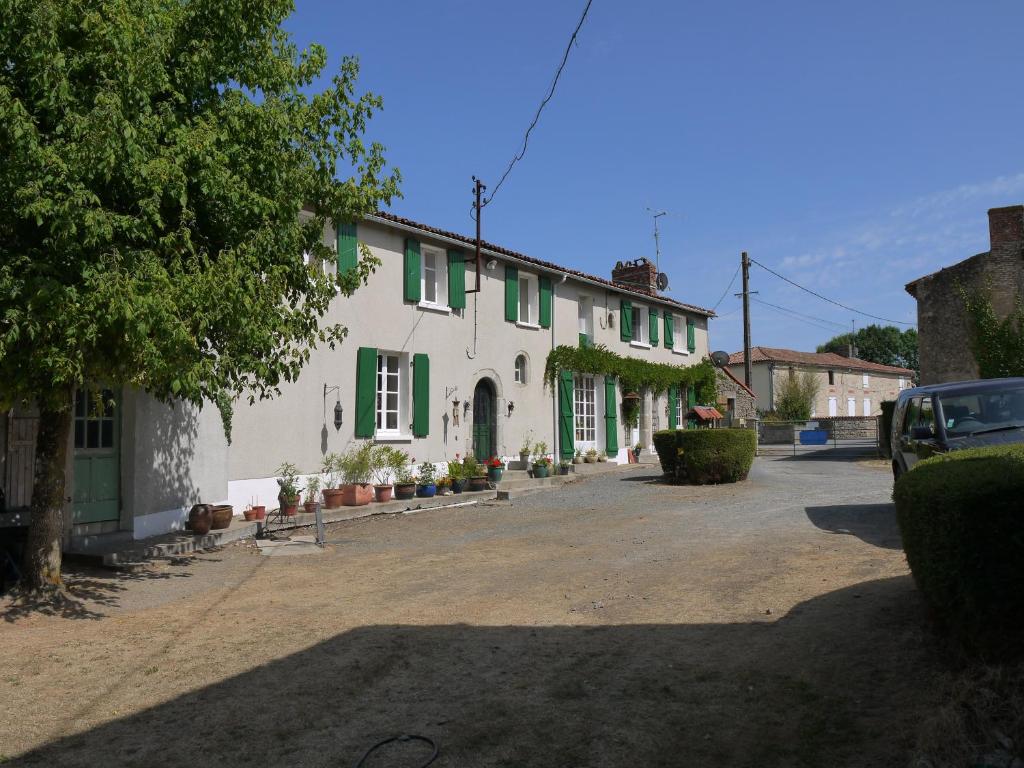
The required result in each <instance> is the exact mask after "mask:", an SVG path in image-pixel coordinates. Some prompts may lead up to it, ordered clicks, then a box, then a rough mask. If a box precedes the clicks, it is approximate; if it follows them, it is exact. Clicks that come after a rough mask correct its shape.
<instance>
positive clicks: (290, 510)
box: [281, 501, 299, 517]
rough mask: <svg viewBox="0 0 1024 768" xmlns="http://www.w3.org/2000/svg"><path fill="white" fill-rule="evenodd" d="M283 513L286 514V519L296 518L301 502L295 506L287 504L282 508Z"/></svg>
mask: <svg viewBox="0 0 1024 768" xmlns="http://www.w3.org/2000/svg"><path fill="white" fill-rule="evenodd" d="M281 511H282V512H284V514H285V517H295V515H297V514H298V513H299V502H297V501H296V502H295V503H293V504H285V505H284V506H283V507H281Z"/></svg>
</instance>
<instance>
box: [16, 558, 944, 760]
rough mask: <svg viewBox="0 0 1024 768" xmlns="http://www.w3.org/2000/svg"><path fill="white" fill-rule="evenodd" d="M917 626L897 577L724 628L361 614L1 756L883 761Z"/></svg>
mask: <svg viewBox="0 0 1024 768" xmlns="http://www.w3.org/2000/svg"><path fill="white" fill-rule="evenodd" d="M594 610H595V613H596V612H597V611H598V610H599V609H598V608H595V609H594ZM597 615H599V613H598V614H597ZM592 616H594V614H590V617H592ZM586 618H587V617H583V619H584V620H585V619H586ZM577 620H578V619H577ZM922 625H923V611H922V610H921V606H920V603H919V601H918V599H917V595H916V593H915V592H914V589H913V586H912V584H911V581H910V579H909V577H898V578H892V579H884V580H876V581H870V582H865V583H862V584H858V585H856V586H855V587H850V588H847V589H842V590H838V591H836V592H832V593H829V594H825V595H821V596H819V597H815V598H813V599H811V600H808V601H806V602H804V603H801V604H799V605H798V606H796V607H795V608H794V609H793V610H792V611H791V612H790V613H789V614H787V615H786V616H784V617H781V618H778V619H769V618H766V617H764V616H760V617H758V618H756V619H755V618H753V617H752V618H751V620H750V621H747V622H743V623H731V624H678V625H669V624H651V625H592V626H468V625H461V624H455V625H440V626H409V625H385V626H366V627H360V628H357V629H353V630H351V631H347V632H343V633H341V634H338V635H335V636H334V637H331V638H329V639H327V640H324V641H322V642H320V643H318V644H316V645H313V646H311V647H309V648H308V649H305V650H302V651H300V652H297V653H294V654H292V655H289V656H286V657H283V658H280V659H276V660H273V661H270V662H268V663H264V664H260V665H258V666H254V667H253V668H252V669H250V670H248V671H246V672H244V673H242V674H239V675H237V676H234V677H230V678H227V679H224V680H221V681H218V682H215V683H212V684H210V685H207V686H204V687H202V688H199V689H197V690H194V691H191V692H189V693H186V694H183V695H180V696H178V697H177V698H174V699H172V700H169V701H167V702H165V703H161V704H159V705H157V706H154V707H151V708H149V709H145V710H143V711H140V712H137V713H135V714H132V715H129V716H127V717H122V718H120V719H118V720H114V721H112V722H108V723H105V724H102V725H99V726H96V727H93V728H92V729H91V730H87V731H85V732H82V733H78V734H74V735H69V736H67V737H64V738H60V739H57V740H55V741H52V742H50V743H48V744H45V745H43V746H41V747H39V748H37V749H34V750H32V751H31V752H28V753H25V754H21V755H20V756H17V757H15V756H11V757H10V758H9V759H10V764H11V765H18V766H29V765H31V766H39V765H45V766H67V767H71V766H95V765H119V766H127V767H129V768H132V767H138V768H141V767H142V766H152V765H160V766H182V767H183V768H191V767H192V766H196V765H218V766H248V765H259V766H296V765H308V766H328V765H330V766H334V765H352V764H354V763H355V761H356V760H357V759H358V758H359V756H361V755H363V754H364V752H365V751H366V750H367V749H368V748H369V747H370V746H371V745H373V744H375V743H376V742H378V741H379V740H381V739H384V738H387V737H389V736H392V735H395V734H399V733H412V734H420V735H423V736H427V737H429V738H431V739H433V740H434V741H436V742H437V743H438V744H439V745H440V748H441V756H440V757H439V759H438V760H437V762H436V763H434V765H436V766H447V767H453V766H466V767H467V768H468V767H470V766H472V767H473V768H479V767H480V766H508V767H510V768H511V767H512V766H552V767H553V766H560V767H561V766H584V765H585V766H592V767H594V768H604V767H606V766H607V767H611V766H616V767H617V766H626V765H643V766H680V765H693V766H702V765H713V766H750V767H751V768H752V767H753V766H765V765H771V766H823V765H858V766H888V765H900V764H906V762H907V760H906V755H907V754H908V752H909V750H910V749H911V748H912V746H913V738H914V731H915V729H916V726H917V723H918V722H920V720H921V718H922V717H923V714H924V713H925V712H928V711H931V710H932V709H933V708H934V707H935V706H937V705H938V703H939V702H940V701H941V692H940V691H938V690H937V689H938V685H937V684H936V683H935V676H934V674H932V673H933V671H934V667H935V662H936V651H935V650H934V648H933V646H932V644H931V643H929V642H928V641H927V639H926V637H925V635H924V634H923V632H922V631H921V626H922ZM186 663H187V662H186ZM75 697H76V699H75V701H76V707H77V706H81V707H82V708H83V709H82V711H83V712H90V711H93V710H92V709H90V708H95V707H101V706H105V707H110V706H112V702H110V701H98V700H97V701H92V700H91V699H90V694H89V692H88V691H76V693H75ZM101 698H102V696H101ZM69 722H70V721H69ZM410 754H411V753H409V752H404V753H403V752H400V751H393V748H392V747H389V748H387V749H382V750H380V751H379V752H378V753H375V755H374V756H373V759H372V761H368V762H367V766H371V765H372V766H387V765H391V766H396V768H397V767H398V766H404V765H416V764H419V763H418V762H416V761H415V760H413V759H412V757H411V756H410ZM389 758H390V759H389ZM406 761H407V762H406Z"/></svg>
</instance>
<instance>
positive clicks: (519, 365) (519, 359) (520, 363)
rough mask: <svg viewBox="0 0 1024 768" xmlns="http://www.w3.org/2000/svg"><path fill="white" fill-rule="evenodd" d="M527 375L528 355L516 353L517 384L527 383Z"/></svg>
mask: <svg viewBox="0 0 1024 768" xmlns="http://www.w3.org/2000/svg"><path fill="white" fill-rule="evenodd" d="M526 375H527V369H526V355H516V375H515V380H516V384H525V383H526Z"/></svg>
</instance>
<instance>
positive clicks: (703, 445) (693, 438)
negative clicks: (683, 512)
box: [675, 429, 757, 485]
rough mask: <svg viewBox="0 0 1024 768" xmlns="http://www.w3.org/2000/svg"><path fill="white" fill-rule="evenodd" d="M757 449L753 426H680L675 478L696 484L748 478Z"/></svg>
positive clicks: (677, 439) (682, 481) (678, 480)
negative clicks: (742, 427) (743, 427)
mask: <svg viewBox="0 0 1024 768" xmlns="http://www.w3.org/2000/svg"><path fill="white" fill-rule="evenodd" d="M756 450H757V436H756V435H755V434H754V431H753V430H752V429H686V430H679V431H677V432H676V465H675V479H676V481H677V482H681V483H692V484H694V485H706V484H708V483H735V482H736V481H738V480H745V479H746V477H747V473H748V472H749V471H750V465H751V464H753V463H754V453H755V452H756Z"/></svg>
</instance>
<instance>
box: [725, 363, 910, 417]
mask: <svg viewBox="0 0 1024 768" xmlns="http://www.w3.org/2000/svg"><path fill="white" fill-rule="evenodd" d="M750 352H751V354H750V363H751V388H752V389H753V390H754V392H755V393H756V394H757V403H758V407H759V408H760V409H761V410H763V411H774V410H775V404H776V399H777V396H778V393H779V389H780V387H781V385H782V381H783V377H785V376H790V375H797V374H802V373H804V372H809V373H811V374H813V375H814V377H815V378H816V379H817V380H818V384H819V386H818V394H817V397H816V398H815V400H814V404H813V408H812V411H811V416H812V417H825V416H877V415H879V414H880V413H881V412H882V409H881V403H882V402H883V401H884V400H895V399H896V396H897V395H898V394H899V392H900V390H902V389H906V388H908V387H911V386H913V384H912V376H913V375H914V372H913V371H911V370H910V369H908V368H897V367H895V366H891V365H881V364H879V363H870V362H868V361H867V360H858V359H857V358H855V357H844V356H843V355H837V354H835V353H834V352H797V351H795V350H792V349H776V348H774V347H753V348H751V350H750ZM729 367H730V369H731V370H732V372H733V373H734V374H735V375H736V376H737V378H740V379H742V378H743V368H744V356H743V353H742V352H736V353H734V354H732V355H730V356H729Z"/></svg>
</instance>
